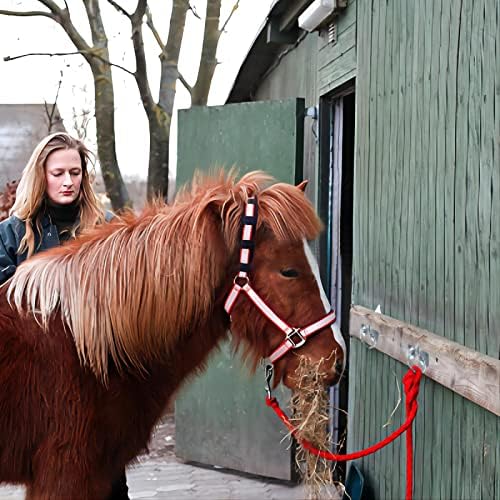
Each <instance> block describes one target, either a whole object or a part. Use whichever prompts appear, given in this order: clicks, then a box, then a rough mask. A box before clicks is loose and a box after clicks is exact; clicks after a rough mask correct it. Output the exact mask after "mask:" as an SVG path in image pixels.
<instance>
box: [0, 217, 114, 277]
mask: <svg viewBox="0 0 500 500" xmlns="http://www.w3.org/2000/svg"><path fill="white" fill-rule="evenodd" d="M112 218H113V214H112V213H111V212H106V214H105V219H106V221H110V220H111V219H112ZM41 223H42V236H41V238H40V235H39V234H38V231H37V229H36V227H35V228H34V232H35V253H38V252H42V251H43V250H48V249H49V248H54V247H57V246H59V245H60V244H61V243H60V241H59V234H58V232H57V227H56V225H55V224H52V223H51V222H50V219H49V218H48V217H47V216H46V215H44V216H43V217H42V220H41ZM25 234H26V225H25V223H24V221H22V220H21V219H19V218H17V217H16V216H15V215H11V216H10V217H9V218H8V219H6V220H4V221H2V222H0V285H1V284H2V283H5V282H6V281H7V280H8V279H9V278H10V277H11V276H12V275H13V274H14V273H15V272H16V268H17V266H18V265H19V264H21V262H24V261H25V260H26V257H27V253H28V252H27V251H25V252H23V253H22V254H18V253H17V249H18V248H19V245H20V243H21V240H22V239H23V238H24V235H25Z"/></svg>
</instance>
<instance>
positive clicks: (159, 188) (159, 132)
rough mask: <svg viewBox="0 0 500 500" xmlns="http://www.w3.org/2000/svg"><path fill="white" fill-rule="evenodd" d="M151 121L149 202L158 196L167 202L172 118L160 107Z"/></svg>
mask: <svg viewBox="0 0 500 500" xmlns="http://www.w3.org/2000/svg"><path fill="white" fill-rule="evenodd" d="M148 119H149V170H148V186H147V195H148V200H151V199H153V198H154V197H156V196H159V197H161V198H163V199H164V200H165V201H166V200H167V196H168V153H169V138H170V124H171V116H169V115H167V113H165V112H164V111H163V109H162V108H161V107H160V106H156V107H155V112H154V113H153V114H152V115H151V116H149V117H148Z"/></svg>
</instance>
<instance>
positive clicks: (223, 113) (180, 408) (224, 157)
mask: <svg viewBox="0 0 500 500" xmlns="http://www.w3.org/2000/svg"><path fill="white" fill-rule="evenodd" d="M178 123H179V125H178V151H177V156H178V160H177V186H181V185H182V184H184V183H185V182H187V181H189V180H190V179H191V178H192V175H193V172H194V171H195V170H196V169H202V170H208V169H210V168H213V167H214V166H215V167H217V166H223V167H226V168H230V167H232V166H236V167H237V168H238V170H239V172H240V174H243V173H245V172H248V171H251V170H257V169H259V170H265V171H266V172H268V173H270V174H271V175H273V176H274V177H276V179H278V180H279V181H284V182H289V183H297V182H299V181H301V180H302V162H303V140H304V133H303V125H304V101H303V100H302V99H294V100H286V101H269V102H255V103H242V104H229V105H225V106H217V107H195V108H191V109H189V110H185V111H180V112H179V122H178ZM257 251H258V250H257ZM186 293H189V290H186ZM264 386H265V381H264V374H263V370H261V371H259V370H258V371H257V373H256V374H255V375H254V376H251V375H250V374H249V373H248V370H247V369H246V368H244V367H243V366H242V363H241V361H240V359H239V357H238V356H237V355H236V356H234V355H233V354H232V350H231V346H230V344H229V342H228V343H225V344H224V345H223V346H222V348H221V350H220V352H218V353H216V354H215V355H214V356H213V357H212V358H211V360H210V363H209V366H208V369H207V370H206V372H205V373H204V374H202V375H201V376H200V377H197V378H196V379H194V380H193V381H192V383H190V384H189V385H188V386H186V387H185V388H184V389H183V390H182V391H181V392H180V394H179V395H178V397H177V399H176V403H175V422H176V454H177V455H178V456H179V457H181V458H183V459H184V460H187V461H194V462H200V463H204V464H213V465H217V466H222V467H227V468H230V469H236V470H239V471H244V472H248V473H252V474H259V475H263V476H268V477H275V478H280V479H287V480H290V479H294V465H293V462H294V455H293V453H294V449H293V446H291V443H290V441H289V440H288V439H284V437H285V436H286V434H287V433H286V430H285V428H284V427H283V426H282V424H281V422H280V421H279V420H278V419H277V418H276V416H275V415H274V413H273V412H272V411H269V409H268V408H267V407H266V405H265V401H264V400H265V391H264ZM277 395H278V396H279V398H280V400H281V401H282V402H283V404H284V405H286V404H287V402H288V401H289V399H290V394H289V392H288V391H287V390H286V389H284V388H283V390H282V392H281V393H280V391H278V393H277Z"/></svg>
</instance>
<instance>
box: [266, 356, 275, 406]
mask: <svg viewBox="0 0 500 500" xmlns="http://www.w3.org/2000/svg"><path fill="white" fill-rule="evenodd" d="M265 371H266V393H267V397H268V398H271V380H272V378H273V373H274V367H273V365H271V364H267V365H266V368H265Z"/></svg>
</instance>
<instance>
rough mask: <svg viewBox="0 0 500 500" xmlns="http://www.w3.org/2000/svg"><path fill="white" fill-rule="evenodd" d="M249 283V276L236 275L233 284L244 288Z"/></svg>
mask: <svg viewBox="0 0 500 500" xmlns="http://www.w3.org/2000/svg"><path fill="white" fill-rule="evenodd" d="M248 283H250V280H249V279H248V276H238V275H236V276H235V277H234V280H233V285H238V286H239V287H240V288H243V287H244V286H245V285H248Z"/></svg>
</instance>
